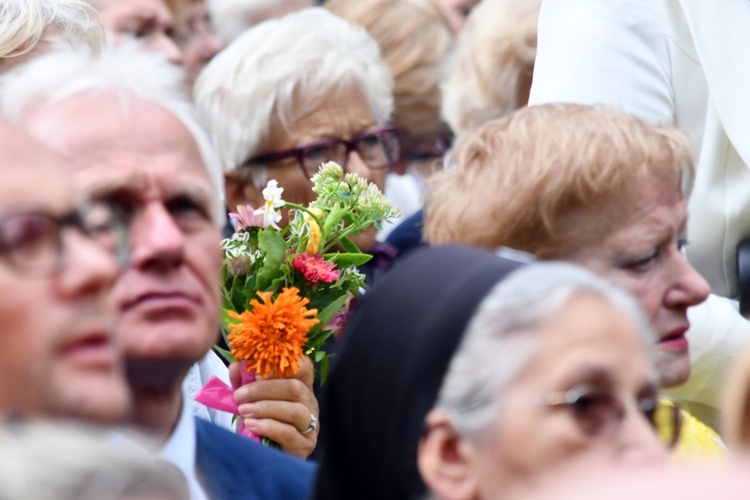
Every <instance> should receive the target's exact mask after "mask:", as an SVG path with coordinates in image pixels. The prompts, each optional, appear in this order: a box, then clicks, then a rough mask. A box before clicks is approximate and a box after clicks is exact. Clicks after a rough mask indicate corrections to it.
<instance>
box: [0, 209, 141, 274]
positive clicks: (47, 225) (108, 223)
mask: <svg viewBox="0 0 750 500" xmlns="http://www.w3.org/2000/svg"><path fill="white" fill-rule="evenodd" d="M66 228H70V229H74V230H76V231H78V232H79V233H80V234H82V235H84V236H86V237H87V238H88V239H89V240H91V241H93V242H95V243H97V244H98V245H99V246H101V247H102V248H103V249H104V250H106V251H108V252H111V253H113V254H114V255H115V256H116V257H117V258H118V261H119V263H120V264H121V265H123V264H124V263H125V262H126V260H127V252H128V245H127V227H126V223H125V221H124V218H123V216H122V214H121V212H120V211H119V210H118V209H117V208H116V207H115V206H113V205H112V204H109V203H105V202H92V203H89V204H86V205H84V206H82V207H79V208H76V209H74V210H72V211H70V212H69V213H67V214H63V215H55V214H51V213H47V212H42V211H29V212H19V213H11V214H6V215H1V216H0V260H3V261H5V262H6V263H7V264H8V265H9V266H10V267H11V268H13V269H14V270H16V271H18V272H19V273H22V274H23V275H25V276H33V277H49V276H53V275H55V274H57V273H58V272H59V271H60V270H61V269H62V267H63V266H64V265H65V244H64V241H63V233H64V231H65V229H66Z"/></svg>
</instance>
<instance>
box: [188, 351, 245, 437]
mask: <svg viewBox="0 0 750 500" xmlns="http://www.w3.org/2000/svg"><path fill="white" fill-rule="evenodd" d="M240 373H241V375H242V385H246V384H250V383H253V382H255V372H254V371H252V372H248V371H247V370H246V369H245V361H243V362H242V363H241V365H240ZM195 400H196V401H198V402H199V403H201V404H204V405H206V406H208V407H209V408H213V409H215V410H221V411H225V412H227V413H231V414H232V415H237V416H238V417H239V419H240V430H239V434H240V435H241V436H245V437H247V438H250V439H252V440H253V441H258V442H259V441H260V436H259V435H257V434H256V433H254V432H253V431H251V430H250V429H248V428H246V427H245V419H244V418H242V417H241V416H240V410H239V407H240V405H239V403H237V401H235V400H234V389H232V388H231V387H229V386H228V385H227V384H226V383H224V381H222V380H221V379H219V378H218V377H216V376H213V377H211V380H209V381H208V383H207V384H206V385H204V386H203V388H202V389H201V390H200V391H198V394H196V396H195Z"/></svg>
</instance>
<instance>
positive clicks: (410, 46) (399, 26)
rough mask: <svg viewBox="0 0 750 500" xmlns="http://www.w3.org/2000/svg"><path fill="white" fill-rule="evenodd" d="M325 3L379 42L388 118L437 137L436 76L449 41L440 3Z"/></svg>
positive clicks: (411, 0)
mask: <svg viewBox="0 0 750 500" xmlns="http://www.w3.org/2000/svg"><path fill="white" fill-rule="evenodd" d="M325 6H326V8H327V9H328V10H330V11H331V12H333V13H334V14H336V15H337V16H340V17H342V18H344V19H346V20H347V21H349V22H352V23H356V24H359V25H361V26H363V27H364V28H365V29H366V30H367V31H368V32H369V33H370V35H371V36H372V37H373V38H374V39H375V40H376V41H377V42H378V45H379V46H380V51H381V52H382V53H383V60H384V61H385V63H386V64H387V65H388V67H389V68H390V69H391V72H392V73H393V78H394V87H393V99H394V104H395V108H394V111H393V122H394V123H395V124H396V125H397V126H398V127H400V128H403V129H404V130H405V131H406V132H408V133H409V134H411V135H413V136H415V137H417V138H420V139H433V138H435V137H436V136H438V135H439V134H440V133H441V132H442V131H443V126H442V119H441V117H440V105H441V92H440V80H441V77H442V71H443V64H444V61H445V57H446V56H447V54H448V51H449V49H450V47H451V44H452V42H453V32H452V31H451V29H450V26H449V25H448V22H447V20H446V19H445V17H444V16H443V14H442V12H441V11H440V8H439V7H438V6H437V5H436V4H435V3H434V2H433V1H432V0H357V1H352V0H328V2H326V4H325Z"/></svg>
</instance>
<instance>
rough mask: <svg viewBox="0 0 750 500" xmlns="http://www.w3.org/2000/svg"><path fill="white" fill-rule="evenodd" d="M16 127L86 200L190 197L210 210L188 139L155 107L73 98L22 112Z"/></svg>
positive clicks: (108, 96)
mask: <svg viewBox="0 0 750 500" xmlns="http://www.w3.org/2000/svg"><path fill="white" fill-rule="evenodd" d="M22 124H23V125H24V126H25V127H26V128H27V130H29V132H31V134H32V135H33V136H34V137H36V138H37V139H38V140H40V141H42V142H44V143H45V145H46V146H48V147H50V148H51V149H52V150H54V151H55V152H57V153H58V154H60V155H61V156H62V157H63V158H64V160H65V163H66V165H67V167H68V169H69V170H70V172H71V173H72V174H73V180H74V181H75V183H76V184H77V186H78V187H80V188H82V189H83V190H84V191H85V192H86V193H88V194H89V195H92V196H100V195H106V193H107V192H113V191H122V190H127V191H129V192H132V193H134V194H139V195H143V196H147V197H151V198H154V197H163V196H170V195H172V194H174V193H191V194H192V195H193V196H192V197H198V198H200V199H202V200H205V202H206V203H207V204H208V205H209V206H217V205H218V196H219V193H217V192H216V188H215V187H214V186H213V184H212V182H211V179H210V177H209V173H208V171H207V168H206V166H205V164H204V161H203V156H202V154H201V151H200V150H199V148H198V145H197V144H196V141H195V138H194V137H193V135H192V134H191V133H190V131H188V129H187V128H186V127H185V125H183V123H182V122H181V121H180V120H179V119H178V118H176V117H175V116H174V115H173V114H172V113H171V112H169V111H167V110H166V109H164V108H162V107H160V106H159V105H157V104H154V103H151V102H149V101H146V100H143V99H139V98H135V97H133V96H127V95H125V96H123V95H119V94H113V93H105V94H94V95H81V94H78V95H74V96H72V97H69V98H67V99H64V100H61V101H58V102H55V103H52V104H48V105H45V106H38V107H37V108H34V109H31V110H29V111H28V112H27V113H26V114H25V116H24V117H23V119H22ZM212 211H214V210H212Z"/></svg>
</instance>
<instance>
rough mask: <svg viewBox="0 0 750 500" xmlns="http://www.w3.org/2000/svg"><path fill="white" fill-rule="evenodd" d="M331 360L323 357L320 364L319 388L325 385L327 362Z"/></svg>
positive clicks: (328, 357) (329, 357)
mask: <svg viewBox="0 0 750 500" xmlns="http://www.w3.org/2000/svg"><path fill="white" fill-rule="evenodd" d="M330 359H331V356H325V357H324V358H323V360H322V361H321V362H320V385H321V387H322V386H323V384H325V383H326V380H328V370H329V368H330V366H329V360H330Z"/></svg>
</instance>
